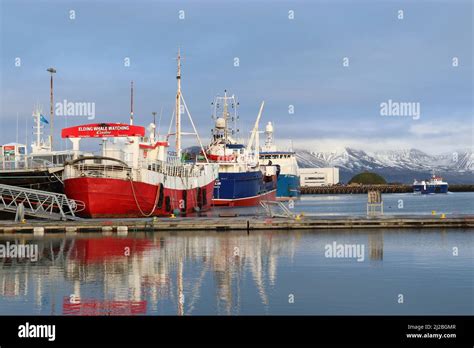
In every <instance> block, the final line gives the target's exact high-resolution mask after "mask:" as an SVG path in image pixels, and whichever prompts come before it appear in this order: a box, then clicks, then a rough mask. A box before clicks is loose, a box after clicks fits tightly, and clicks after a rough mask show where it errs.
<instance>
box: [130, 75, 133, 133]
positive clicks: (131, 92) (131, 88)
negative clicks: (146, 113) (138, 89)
mask: <svg viewBox="0 0 474 348" xmlns="http://www.w3.org/2000/svg"><path fill="white" fill-rule="evenodd" d="M130 125H133V81H132V82H131V84H130Z"/></svg>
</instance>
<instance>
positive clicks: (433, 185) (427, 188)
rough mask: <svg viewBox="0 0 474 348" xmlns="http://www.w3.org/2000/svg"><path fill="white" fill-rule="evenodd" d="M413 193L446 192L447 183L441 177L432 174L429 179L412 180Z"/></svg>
mask: <svg viewBox="0 0 474 348" xmlns="http://www.w3.org/2000/svg"><path fill="white" fill-rule="evenodd" d="M413 193H422V194H430V193H448V183H447V182H445V181H443V178H442V177H440V176H437V175H435V174H433V175H432V176H431V178H430V179H429V180H426V181H425V180H422V181H418V180H416V179H415V181H414V182H413Z"/></svg>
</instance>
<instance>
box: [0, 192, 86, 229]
mask: <svg viewBox="0 0 474 348" xmlns="http://www.w3.org/2000/svg"><path fill="white" fill-rule="evenodd" d="M19 208H20V210H21V211H22V212H24V214H25V215H29V216H32V217H39V218H45V219H52V220H78V219H79V218H78V217H77V216H76V213H78V212H80V211H82V210H84V208H85V204H84V202H82V201H78V200H73V199H69V198H67V196H66V195H65V194H62V193H54V192H48V191H41V190H33V189H28V188H24V187H18V186H11V185H2V184H0V211H7V212H11V213H17V212H18V211H19Z"/></svg>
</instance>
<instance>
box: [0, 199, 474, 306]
mask: <svg viewBox="0 0 474 348" xmlns="http://www.w3.org/2000/svg"><path fill="white" fill-rule="evenodd" d="M362 196H363V197H365V195H362ZM362 196H355V195H354V196H353V197H347V196H345V197H344V196H339V197H327V196H320V197H318V196H313V197H309V196H308V197H303V198H302V200H301V202H300V203H301V204H302V206H303V207H304V209H305V211H308V207H312V208H311V209H312V210H313V211H317V212H319V211H322V210H323V208H327V205H331V204H333V203H331V202H332V201H333V200H338V202H337V203H338V204H337V206H339V204H340V205H341V206H344V207H346V208H347V207H349V206H350V203H348V202H352V201H353V200H357V199H360V200H361V202H362V200H363V197H362ZM472 196H473V195H472V194H453V195H443V197H445V198H444V199H447V200H449V199H452V198H451V197H454V198H456V197H459V199H454V198H453V199H452V201H451V202H450V204H449V202H448V203H446V202H445V201H443V200H438V196H430V197H426V198H425V197H413V196H412V195H385V196H384V198H385V202H386V203H387V204H388V205H389V206H390V205H391V203H389V202H391V201H392V200H393V202H398V197H404V198H405V199H404V202H405V206H406V207H418V208H413V210H415V211H416V212H417V213H425V212H426V210H427V209H430V212H431V209H434V210H438V211H443V210H444V211H445V212H446V213H451V212H456V213H472V209H471V210H470V211H469V209H470V208H469V206H471V207H472V198H473V197H472ZM428 199H432V200H431V201H428ZM341 200H342V201H343V202H344V203H343V204H341ZM418 200H423V204H421V203H420V204H418ZM428 202H429V203H428ZM415 203H416V204H415ZM355 206H356V204H355V203H354V208H353V209H354V210H355V209H356V208H355ZM358 206H359V205H357V207H358ZM466 206H467V207H466ZM297 207H298V205H297ZM334 209H335V207H333V208H331V211H333V210H334ZM357 209H358V210H357V212H359V211H360V209H359V208H357ZM362 209H363V208H362ZM448 209H449V210H448ZM362 211H363V210H361V211H360V212H362ZM7 243H10V245H11V244H14V243H18V244H23V245H33V246H34V245H36V246H37V248H38V249H37V252H38V254H37V256H38V258H37V260H32V259H31V258H30V259H28V258H15V257H10V258H0V314H32V315H49V314H53V315H63V314H64V315H213V314H222V315H234V314H244V315H245V314H248V315H251V314H273V315H277V314H288V315H332V314H383V315H385V314H400V315H403V314H433V315H435V314H460V315H472V314H474V301H473V291H474V234H473V230H472V229H423V230H413V229H412V230H410V229H385V230H384V229H376V230H372V229H371V230H318V231H258V232H250V233H249V234H247V232H191V231H189V232H155V233H129V234H128V235H127V236H117V234H111V235H104V234H102V233H88V234H77V235H74V236H70V235H64V234H62V235H47V236H45V237H34V236H32V235H4V236H0V244H3V245H7ZM340 245H342V246H354V247H355V248H357V249H353V250H354V253H353V254H347V253H344V254H340V255H339V254H337V253H331V252H328V250H331V248H333V247H336V246H340ZM334 250H335V249H334ZM355 250H357V253H356V252H355ZM400 295H401V296H400Z"/></svg>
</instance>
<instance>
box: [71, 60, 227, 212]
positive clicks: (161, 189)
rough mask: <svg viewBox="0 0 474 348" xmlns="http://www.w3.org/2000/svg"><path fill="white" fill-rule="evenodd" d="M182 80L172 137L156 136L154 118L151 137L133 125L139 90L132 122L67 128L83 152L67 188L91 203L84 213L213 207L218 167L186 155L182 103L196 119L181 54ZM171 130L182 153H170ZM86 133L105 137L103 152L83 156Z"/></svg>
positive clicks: (73, 166) (74, 163) (73, 196)
mask: <svg viewBox="0 0 474 348" xmlns="http://www.w3.org/2000/svg"><path fill="white" fill-rule="evenodd" d="M177 80H178V91H177V95H176V109H175V115H174V117H175V119H176V133H174V134H168V136H167V137H166V139H161V140H156V139H155V124H154V123H152V124H150V127H149V135H148V136H145V128H144V127H141V126H135V125H133V89H132V111H131V113H130V125H129V124H120V123H106V124H87V125H82V126H76V127H70V128H65V129H63V130H62V137H63V138H69V139H70V140H71V141H72V144H73V151H74V152H75V153H77V156H75V158H74V159H73V160H72V161H69V162H67V163H66V164H65V168H64V174H63V181H64V191H65V193H66V195H67V196H68V197H69V198H71V199H75V200H81V201H83V202H84V203H85V209H84V211H82V212H81V214H82V216H84V217H92V218H100V217H148V216H170V215H171V214H175V215H176V214H181V215H186V214H190V213H196V212H200V211H205V210H207V209H209V208H210V207H211V203H212V195H213V189H214V181H215V180H216V178H217V177H218V166H217V165H215V164H211V163H208V162H204V163H197V162H194V163H192V162H191V163H190V162H184V161H183V160H182V159H181V112H180V111H181V110H182V109H183V108H182V106H181V105H182V104H181V102H182V103H183V106H184V109H185V110H186V112H187V113H188V116H189V118H190V120H191V124H192V125H193V128H194V124H193V122H192V119H191V115H190V114H189V111H188V108H187V106H186V103H185V101H184V98H183V96H182V94H181V65H180V56H179V54H178V73H177ZM194 131H195V133H193V134H195V135H196V136H197V131H196V129H194ZM170 135H174V136H175V137H176V156H170V155H168V150H167V149H168V147H169V143H168V137H169V136H170ZM82 138H101V139H102V140H103V143H102V154H101V155H100V156H86V157H79V142H80V140H81V139H82ZM198 140H199V136H198ZM199 142H200V140H199ZM201 147H202V145H201Z"/></svg>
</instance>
